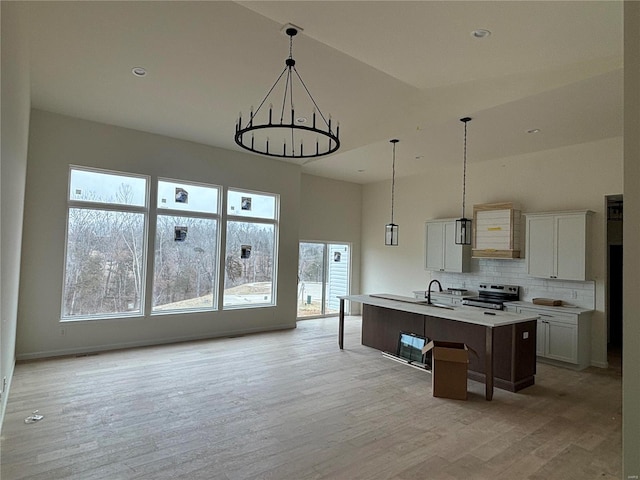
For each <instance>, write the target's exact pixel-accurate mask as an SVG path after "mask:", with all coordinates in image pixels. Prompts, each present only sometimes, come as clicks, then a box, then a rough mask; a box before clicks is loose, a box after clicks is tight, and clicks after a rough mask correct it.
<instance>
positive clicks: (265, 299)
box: [224, 189, 279, 307]
mask: <svg viewBox="0 0 640 480" xmlns="http://www.w3.org/2000/svg"><path fill="white" fill-rule="evenodd" d="M278 207H279V205H278V196H277V195H273V194H267V193H256V192H248V191H240V190H234V189H229V190H228V192H227V223H226V227H227V231H226V235H227V241H226V256H225V278H224V306H225V307H241V306H254V305H260V306H262V305H275V287H276V285H275V278H276V275H275V274H276V264H277V255H276V252H277V248H276V247H277V238H278V223H277V220H278Z"/></svg>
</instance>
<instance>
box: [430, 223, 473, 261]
mask: <svg viewBox="0 0 640 480" xmlns="http://www.w3.org/2000/svg"><path fill="white" fill-rule="evenodd" d="M455 235H456V221H455V219H442V220H429V221H427V222H426V224H425V241H426V249H425V250H426V255H425V268H426V269H427V270H435V271H438V272H458V273H460V272H467V271H469V259H470V257H471V248H470V246H469V245H456V240H455V238H456V236H455Z"/></svg>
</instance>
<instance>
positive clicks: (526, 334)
mask: <svg viewBox="0 0 640 480" xmlns="http://www.w3.org/2000/svg"><path fill="white" fill-rule="evenodd" d="M522 338H523V339H524V340H526V339H527V338H529V332H522Z"/></svg>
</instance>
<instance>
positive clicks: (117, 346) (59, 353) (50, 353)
mask: <svg viewBox="0 0 640 480" xmlns="http://www.w3.org/2000/svg"><path fill="white" fill-rule="evenodd" d="M293 328H296V324H295V323H293V324H288V323H287V324H281V325H272V326H269V327H267V328H264V327H261V328H249V329H244V330H231V331H228V332H220V333H214V334H202V335H187V336H184V337H172V338H163V339H161V340H138V341H135V342H123V343H112V344H106V345H95V346H88V347H76V348H66V349H61V350H47V351H41V352H31V353H21V354H17V355H16V360H17V361H25V360H37V359H43V358H53V357H65V356H71V355H87V354H92V353H99V352H107V351H110V350H123V349H127V348H137V347H149V346H152V345H167V344H170V343H181V342H192V341H195V340H208V339H214V338H224V337H234V336H239V335H250V334H253V333H261V332H272V331H277V330H291V329H293Z"/></svg>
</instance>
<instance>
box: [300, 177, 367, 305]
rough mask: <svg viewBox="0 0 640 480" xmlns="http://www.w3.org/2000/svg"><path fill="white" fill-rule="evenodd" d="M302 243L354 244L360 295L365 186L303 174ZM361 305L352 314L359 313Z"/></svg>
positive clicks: (354, 283)
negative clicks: (363, 189) (363, 187)
mask: <svg viewBox="0 0 640 480" xmlns="http://www.w3.org/2000/svg"><path fill="white" fill-rule="evenodd" d="M300 195H301V211H300V241H321V242H344V243H349V244H351V284H350V290H351V293H352V294H357V293H359V292H360V242H361V228H360V227H361V219H362V186H361V185H359V184H356V183H350V182H343V181H339V180H332V179H329V178H324V177H317V176H315V175H302V179H301V183H300ZM359 307H360V305H359V304H356V305H352V307H351V312H350V313H351V314H357V313H359V311H360V310H359Z"/></svg>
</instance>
